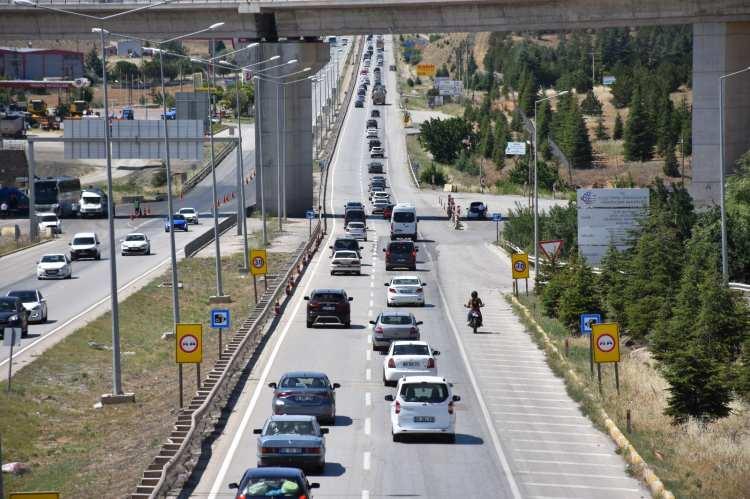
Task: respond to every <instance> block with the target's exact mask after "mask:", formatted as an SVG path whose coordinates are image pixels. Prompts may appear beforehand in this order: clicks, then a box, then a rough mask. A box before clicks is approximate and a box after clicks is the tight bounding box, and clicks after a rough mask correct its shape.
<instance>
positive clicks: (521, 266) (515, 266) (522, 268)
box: [513, 260, 526, 272]
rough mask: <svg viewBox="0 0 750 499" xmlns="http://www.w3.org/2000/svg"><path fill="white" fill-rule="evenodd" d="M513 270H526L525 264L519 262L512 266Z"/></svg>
mask: <svg viewBox="0 0 750 499" xmlns="http://www.w3.org/2000/svg"><path fill="white" fill-rule="evenodd" d="M513 268H514V269H515V271H516V272H523V271H524V270H526V264H525V263H524V262H522V261H520V260H519V261H517V262H516V263H514V264H513Z"/></svg>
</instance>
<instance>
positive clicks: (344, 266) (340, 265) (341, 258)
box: [331, 250, 362, 275]
mask: <svg viewBox="0 0 750 499" xmlns="http://www.w3.org/2000/svg"><path fill="white" fill-rule="evenodd" d="M361 271H362V262H361V261H360V258H359V255H358V254H357V252H356V251H350V250H341V251H337V252H335V253H334V254H333V258H332V259H331V275H334V274H337V273H338V274H343V273H354V274H357V275H359V274H360V272H361Z"/></svg>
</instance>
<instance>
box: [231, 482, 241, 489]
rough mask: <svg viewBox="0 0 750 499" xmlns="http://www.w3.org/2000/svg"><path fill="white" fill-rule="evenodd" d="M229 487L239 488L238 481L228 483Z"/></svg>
mask: <svg viewBox="0 0 750 499" xmlns="http://www.w3.org/2000/svg"><path fill="white" fill-rule="evenodd" d="M229 488H230V489H239V488H240V486H239V484H238V483H235V482H232V483H230V484H229Z"/></svg>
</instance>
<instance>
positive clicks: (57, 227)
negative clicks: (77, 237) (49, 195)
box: [36, 212, 62, 234]
mask: <svg viewBox="0 0 750 499" xmlns="http://www.w3.org/2000/svg"><path fill="white" fill-rule="evenodd" d="M36 216H37V219H38V220H39V230H40V231H45V230H47V229H52V233H53V234H62V221H61V220H60V219H59V218H58V216H57V215H55V214H54V213H52V212H45V213H37V214H36Z"/></svg>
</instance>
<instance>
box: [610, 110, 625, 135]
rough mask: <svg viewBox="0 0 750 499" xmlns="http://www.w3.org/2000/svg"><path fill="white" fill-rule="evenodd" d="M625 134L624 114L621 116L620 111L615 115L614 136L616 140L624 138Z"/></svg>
mask: <svg viewBox="0 0 750 499" xmlns="http://www.w3.org/2000/svg"><path fill="white" fill-rule="evenodd" d="M622 136H623V124H622V116H620V113H617V115H616V116H615V127H614V129H613V130H612V138H613V139H614V140H622Z"/></svg>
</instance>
